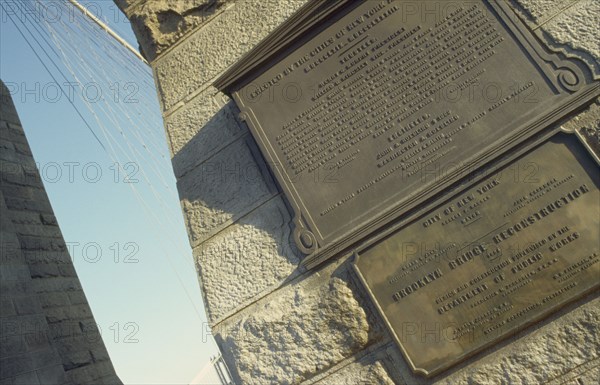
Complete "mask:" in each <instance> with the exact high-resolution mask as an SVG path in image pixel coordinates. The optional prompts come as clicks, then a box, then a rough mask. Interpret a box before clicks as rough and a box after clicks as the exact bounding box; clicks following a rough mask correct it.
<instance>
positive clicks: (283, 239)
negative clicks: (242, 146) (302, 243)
mask: <svg viewBox="0 0 600 385" xmlns="http://www.w3.org/2000/svg"><path fill="white" fill-rule="evenodd" d="M290 220H291V219H290V216H289V213H288V211H287V208H286V207H285V204H284V203H283V200H282V199H281V198H280V197H277V198H274V199H272V200H270V201H269V202H267V203H266V204H264V205H263V206H261V207H260V208H258V209H257V210H256V211H254V212H252V213H251V214H249V215H247V216H246V217H244V218H242V219H241V220H240V221H239V222H238V223H236V224H234V225H232V226H230V227H228V228H227V229H226V230H224V231H222V232H220V233H219V234H217V235H215V236H214V237H213V238H211V239H210V240H209V241H207V242H205V243H203V244H202V245H200V246H199V247H197V248H196V249H194V256H195V258H196V264H197V268H198V272H199V274H200V276H201V277H202V279H201V285H202V291H203V293H204V298H205V301H204V302H205V306H206V311H207V313H208V318H209V320H210V321H211V322H212V323H215V322H217V321H218V320H219V319H221V318H223V317H224V316H226V315H228V314H230V313H231V312H232V311H234V310H235V309H236V308H239V307H240V306H242V305H243V304H245V303H246V302H248V301H250V300H251V299H253V298H255V297H257V296H258V295H259V294H261V293H263V292H264V291H265V290H268V289H269V288H271V289H273V286H276V285H278V284H279V282H281V281H283V280H284V279H286V278H288V277H290V276H291V275H293V274H294V271H295V270H296V267H297V266H298V262H299V256H298V252H297V251H296V250H295V249H293V248H292V247H291V246H290V245H291V244H290V241H289V240H290V230H291V227H290Z"/></svg>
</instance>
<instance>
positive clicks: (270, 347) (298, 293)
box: [216, 276, 369, 385]
mask: <svg viewBox="0 0 600 385" xmlns="http://www.w3.org/2000/svg"><path fill="white" fill-rule="evenodd" d="M318 278H319V277H314V276H313V277H310V278H308V279H306V280H304V281H301V282H299V283H297V284H294V285H293V286H291V287H285V288H283V289H281V290H280V291H279V292H278V294H277V295H275V296H273V297H271V298H268V299H266V300H264V301H261V302H259V303H257V304H256V305H253V306H251V307H250V308H249V309H248V310H247V311H244V312H243V313H241V314H239V315H237V316H236V317H235V318H233V319H231V320H226V321H224V322H223V323H222V324H221V325H219V326H218V327H217V328H216V329H217V331H218V332H219V335H218V336H217V340H218V341H219V340H220V346H221V348H222V350H223V351H224V354H225V356H226V359H229V360H231V361H230V362H231V364H233V365H235V371H236V372H237V373H238V374H239V377H240V380H241V381H242V383H243V384H257V385H258V384H282V385H285V384H299V383H301V382H302V381H303V380H305V379H307V378H309V377H311V376H312V375H314V374H315V373H319V372H321V371H324V370H327V369H328V368H329V367H331V366H332V365H334V364H335V363H337V362H339V361H341V360H343V359H344V358H346V357H348V356H351V355H352V354H354V353H356V352H358V351H360V350H361V349H362V348H363V347H364V346H365V345H366V344H367V341H368V337H369V334H368V332H369V324H368V322H367V315H366V313H365V311H364V310H363V308H362V307H361V306H360V305H359V303H358V301H357V300H356V298H355V297H354V294H353V292H352V290H351V289H350V287H349V286H348V284H347V283H346V282H345V281H343V280H341V279H339V278H331V280H330V281H329V282H327V281H325V282H324V283H320V282H319V279H318ZM320 281H321V282H322V280H320Z"/></svg>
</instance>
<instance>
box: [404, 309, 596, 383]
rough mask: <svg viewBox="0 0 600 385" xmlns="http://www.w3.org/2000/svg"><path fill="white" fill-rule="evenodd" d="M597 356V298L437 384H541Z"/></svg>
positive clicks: (593, 359)
mask: <svg viewBox="0 0 600 385" xmlns="http://www.w3.org/2000/svg"><path fill="white" fill-rule="evenodd" d="M599 357H600V299H598V298H596V299H594V300H593V301H591V302H590V303H588V304H586V305H585V306H582V307H581V308H579V309H576V310H574V311H572V312H571V313H570V314H567V315H565V316H563V317H562V318H561V319H559V320H556V321H555V322H553V323H550V324H548V325H546V326H545V327H543V328H540V329H538V330H536V331H535V332H533V333H531V334H529V335H527V336H524V337H522V338H520V339H518V340H515V341H514V342H513V344H510V345H507V346H506V347H504V348H502V349H500V350H499V351H496V352H494V353H492V354H490V355H489V356H487V357H485V358H483V359H482V360H481V361H475V362H473V363H472V364H470V365H469V366H467V367H465V368H463V369H462V370H460V371H459V372H457V373H454V374H453V375H451V376H449V377H447V378H445V379H444V380H441V381H439V382H437V384H444V385H455V384H468V383H471V384H544V383H547V382H549V381H551V380H553V379H555V378H557V377H560V376H562V375H565V374H567V373H568V372H569V371H571V370H573V369H575V368H577V367H579V366H580V365H583V364H586V363H588V362H590V361H595V360H598V358H599ZM596 380H597V378H596ZM407 382H408V383H410V381H407ZM575 384H577V382H575ZM584 384H585V383H584Z"/></svg>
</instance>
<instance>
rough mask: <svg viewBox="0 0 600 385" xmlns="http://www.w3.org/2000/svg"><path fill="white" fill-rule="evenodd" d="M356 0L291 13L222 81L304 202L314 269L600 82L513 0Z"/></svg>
mask: <svg viewBox="0 0 600 385" xmlns="http://www.w3.org/2000/svg"><path fill="white" fill-rule="evenodd" d="M345 3H346V4H345ZM345 3H344V2H343V1H337V2H335V4H334V5H332V9H335V12H334V13H333V15H332V14H331V12H333V11H331V9H327V10H321V9H320V8H318V7H316V5H315V6H313V7H312V8H309V9H308V10H307V11H305V12H309V11H310V12H311V20H302V18H301V15H300V16H298V17H291V18H290V21H289V22H288V24H289V25H288V24H286V25H284V26H283V27H282V29H281V31H279V32H278V34H274V35H273V36H271V37H269V38H267V40H266V41H265V42H264V43H261V45H260V47H259V48H260V49H259V51H260V52H258V51H257V52H254V54H252V53H251V55H250V56H249V57H248V58H247V59H246V61H247V63H241V64H239V65H238V66H237V67H234V68H232V70H231V71H229V73H228V74H227V75H226V76H225V77H224V78H223V79H220V80H219V82H217V83H218V85H219V86H220V88H221V89H224V90H226V91H227V92H231V94H232V95H233V97H234V99H235V100H236V103H237V104H238V106H239V107H240V110H241V116H242V118H243V119H245V120H246V121H247V123H248V125H249V127H250V130H251V132H252V134H253V136H254V137H255V139H256V140H257V143H258V144H259V146H260V148H261V151H262V153H263V155H264V156H265V159H266V161H267V162H268V164H269V166H270V167H271V169H272V171H273V174H274V175H275V177H276V178H277V180H278V182H279V184H280V185H281V187H282V189H283V191H284V193H285V195H286V197H287V198H288V201H289V203H290V205H291V207H292V208H293V210H294V211H295V220H294V224H295V227H296V228H295V231H294V239H295V241H296V243H297V245H298V247H299V248H300V250H302V251H303V252H304V253H306V254H309V255H308V257H306V258H305V260H304V262H303V263H304V264H305V265H306V266H308V267H313V266H316V265H317V264H319V263H320V262H322V261H323V260H325V259H327V258H329V257H331V256H333V255H335V254H336V253H339V252H340V251H342V250H344V249H347V248H348V247H349V246H351V245H352V244H354V243H355V242H357V241H359V240H361V239H364V238H365V237H367V236H369V235H371V234H373V233H374V232H375V231H376V230H377V229H380V228H382V227H383V226H384V225H387V224H389V223H391V222H393V221H395V220H396V219H397V218H399V217H400V216H402V215H403V214H404V213H406V212H408V211H409V210H411V209H413V208H415V207H416V206H418V205H420V204H422V203H424V202H426V200H427V199H428V198H430V197H432V196H433V195H435V194H437V193H439V192H440V191H442V190H443V189H444V188H446V187H448V186H449V185H451V184H452V183H454V182H456V181H457V180H458V179H460V178H461V177H463V176H465V175H467V174H468V173H469V172H471V171H473V170H474V169H476V168H478V167H480V166H482V165H484V164H486V163H487V162H489V161H491V160H493V159H495V158H497V157H498V156H500V155H501V154H503V153H505V152H506V151H507V150H508V149H510V148H512V147H514V146H516V145H518V144H519V143H521V142H523V141H524V140H526V139H527V138H528V137H531V136H532V135H534V134H535V133H536V132H539V131H540V130H542V129H544V128H545V127H547V126H548V125H549V124H551V123H552V122H555V121H556V120H558V119H560V118H561V117H563V116H564V115H566V114H568V113H570V112H572V111H573V110H575V109H577V108H580V107H581V106H582V105H584V104H586V103H588V102H589V101H590V100H592V99H593V98H594V97H596V96H598V95H599V93H600V91H599V90H600V86H599V84H598V83H599V82H598V81H594V80H593V77H592V74H591V73H590V71H589V68H588V67H586V66H585V65H584V64H583V63H582V62H580V61H578V60H574V59H570V58H567V57H566V56H565V55H564V54H563V53H561V52H551V51H550V50H548V49H547V48H545V47H543V46H542V45H541V44H540V43H539V42H538V41H537V40H536V38H535V37H534V36H533V35H532V34H531V33H530V32H529V31H528V30H527V28H526V27H525V26H524V25H523V24H522V23H521V22H520V21H519V19H518V18H517V17H516V16H515V14H514V12H513V11H512V9H511V8H510V7H509V5H508V2H505V1H465V2H454V1H453V2H446V1H422V2H404V1H365V2H345ZM354 3H356V5H355V4H354ZM331 4H333V3H331ZM344 4H345V5H344ZM348 4H350V5H348ZM336 12H337V13H336ZM319 15H326V16H322V17H323V21H322V22H321V23H318V22H315V18H317V19H318V17H320V16H319ZM308 24H310V25H311V28H309V29H305V30H304V32H303V34H302V36H300V37H298V36H295V35H294V36H292V32H293V31H294V28H292V27H293V26H294V27H298V26H303V25H308ZM288 27H289V28H288ZM286 34H289V35H290V36H287V35H286ZM304 35H305V36H304ZM292 37H294V39H295V40H294V39H292ZM290 41H294V45H291V46H290V45H289V44H288V45H285V44H284V43H283V42H286V44H287V43H289V42H290ZM282 47H285V50H283V48H282ZM278 50H281V52H279V51H278ZM270 51H276V52H278V56H277V57H276V58H273V59H269V62H268V63H262V62H260V55H259V54H258V53H263V54H265V55H266V54H267V53H270ZM257 63H259V64H260V65H258V64H257ZM244 66H246V67H244Z"/></svg>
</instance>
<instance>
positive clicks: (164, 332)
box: [0, 0, 217, 384]
mask: <svg viewBox="0 0 600 385" xmlns="http://www.w3.org/2000/svg"><path fill="white" fill-rule="evenodd" d="M0 1H3V2H4V1H5V0H0ZM81 3H82V4H83V5H86V6H87V7H88V8H89V9H90V10H92V11H95V13H96V14H97V15H98V16H99V17H100V18H101V19H102V20H104V21H105V22H106V23H107V24H109V25H110V26H111V28H113V29H114V30H115V31H116V32H117V33H118V34H119V35H121V36H122V37H123V38H125V39H126V40H127V41H129V42H130V44H131V45H132V46H134V47H137V42H136V41H135V37H134V36H133V34H132V32H131V28H130V25H129V23H128V22H127V20H126V18H125V16H123V15H122V14H121V13H119V12H118V11H117V8H116V6H115V5H114V4H113V2H112V1H110V0H100V1H98V0H96V1H81ZM0 21H1V25H0V53H1V54H0V78H2V80H3V81H4V82H5V83H6V84H7V85H8V86H9V88H11V90H13V95H12V96H13V99H14V102H15V105H16V107H17V111H18V113H19V116H20V118H21V122H22V124H23V126H24V129H25V132H26V134H27V138H28V140H29V144H30V146H31V148H32V151H33V154H34V157H35V160H36V162H37V163H38V167H39V168H40V172H41V174H42V179H43V180H44V185H45V187H46V191H47V193H48V195H49V197H50V201H51V202H52V206H53V208H54V211H55V214H56V216H57V218H58V221H59V224H60V227H61V230H62V232H63V236H64V238H65V240H66V242H67V244H68V245H69V247H70V250H71V256H72V258H73V260H74V264H75V267H76V269H77V273H78V275H79V278H80V280H81V283H82V285H83V287H84V290H85V293H86V295H87V297H88V301H89V303H90V305H91V307H92V310H93V313H94V316H95V319H96V322H97V323H98V326H99V327H100V329H101V332H102V336H103V339H104V342H105V344H106V346H107V348H108V350H109V353H110V355H111V358H112V360H113V364H114V365H115V368H116V370H117V373H118V374H119V376H120V377H121V379H122V380H123V381H124V382H125V383H128V384H153V383H154V384H177V383H189V381H191V380H192V379H193V378H194V377H195V376H196V374H197V373H198V372H199V371H200V370H201V369H202V368H203V367H204V365H205V364H206V363H207V362H208V360H209V357H210V356H211V355H214V354H216V352H217V350H216V347H215V344H214V342H213V340H212V336H211V335H210V331H209V328H208V324H207V323H206V318H205V315H204V308H203V304H202V299H201V294H200V291H199V285H198V281H197V275H196V270H195V267H194V263H193V258H192V256H191V250H190V247H189V243H188V239H187V235H186V231H185V227H184V222H183V217H182V214H181V209H180V206H179V202H178V199H177V195H176V187H175V179H174V177H173V175H172V170H171V165H170V159H169V158H170V156H169V153H168V149H167V146H166V142H165V140H166V139H165V135H164V132H163V129H162V122H161V121H160V119H159V118H158V116H159V111H158V108H159V107H158V103H157V102H156V95H155V94H154V93H152V92H148V93H147V94H138V95H139V100H140V101H142V102H143V103H146V104H144V105H143V106H142V105H141V104H140V103H132V104H130V105H127V106H125V107H126V108H127V109H128V110H129V111H131V116H132V117H133V118H134V119H136V117H137V116H139V117H140V119H141V118H142V117H141V115H142V113H137V112H136V109H139V108H142V107H144V108H151V109H153V110H154V111H155V112H156V114H155V116H156V117H155V116H154V115H153V116H152V119H154V121H153V122H151V123H152V124H150V126H151V129H152V130H154V131H152V133H151V134H152V135H149V134H148V133H143V132H142V135H147V137H144V138H143V139H144V140H146V139H147V140H148V143H150V142H151V143H152V146H150V144H149V145H148V147H149V148H151V150H149V151H148V152H147V153H144V154H142V156H141V157H140V158H139V161H138V162H132V164H127V159H122V158H117V159H116V162H115V159H114V157H111V156H109V153H107V151H106V150H104V149H103V148H102V147H101V146H100V145H99V143H98V141H97V140H96V139H95V138H94V135H92V133H91V132H90V130H89V129H88V127H86V125H85V124H84V122H83V121H82V119H81V118H80V117H79V116H78V115H77V113H76V112H75V110H74V109H73V107H72V106H71V105H70V103H69V101H68V98H67V97H65V96H64V95H63V96H62V97H61V96H60V95H59V94H55V93H54V92H55V90H56V89H57V88H55V82H54V80H53V79H52V78H51V77H50V76H49V75H48V73H47V71H46V70H45V69H44V67H43V66H42V65H41V64H40V62H39V60H38V59H37V58H36V57H35V56H34V54H33V52H32V50H31V48H30V47H29V46H28V45H27V44H26V42H25V40H24V39H23V38H22V37H21V36H20V35H19V33H18V31H17V30H16V29H15V27H14V26H13V24H12V23H11V21H10V19H8V17H7V15H5V14H4V12H2V15H1V20H0ZM78 49H80V50H81V51H84V50H85V47H79V48H78ZM133 80H134V81H135V79H133ZM102 81H103V80H101V79H98V82H102ZM104 81H106V80H104ZM120 87H121V88H118V91H116V92H119V94H120V96H121V99H122V97H124V96H126V95H127V93H128V92H129V90H127V89H126V88H124V86H123V85H121V86H120ZM142 91H143V90H142ZM75 92H79V91H75ZM76 105H78V107H79V110H80V111H81V112H82V114H83V115H84V117H85V118H86V119H87V120H88V122H93V120H94V119H93V116H92V114H91V113H89V112H88V111H87V110H86V109H85V108H84V107H85V106H83V104H81V103H79V104H77V103H76ZM146 118H147V119H149V118H148V117H147V116H146ZM118 119H121V118H118ZM123 119H124V118H123ZM92 128H94V126H93V124H92ZM95 133H96V135H98V136H99V137H100V138H101V140H102V141H103V142H104V144H105V145H106V142H105V141H104V140H103V139H102V136H101V135H100V133H99V132H98V130H95ZM133 145H134V146H139V143H138V144H136V143H134V144H133ZM115 163H118V166H117V167H115ZM150 166H152V167H153V168H154V169H155V170H156V169H158V170H159V173H163V175H166V177H165V179H164V181H163V180H159V179H158V178H157V177H156V175H157V174H156V172H153V170H152V169H150ZM145 171H146V173H145ZM144 173H145V174H146V175H148V180H146V179H145V178H143V177H142V175H144ZM126 174H131V175H133V177H132V178H131V179H132V180H133V181H134V182H133V184H134V185H135V186H132V183H131V182H132V181H131V180H127V178H126ZM132 187H133V188H134V189H135V192H134V189H132ZM136 194H137V195H136ZM140 200H141V201H143V202H145V204H146V206H147V207H148V209H144V208H143V205H142V204H140Z"/></svg>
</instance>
